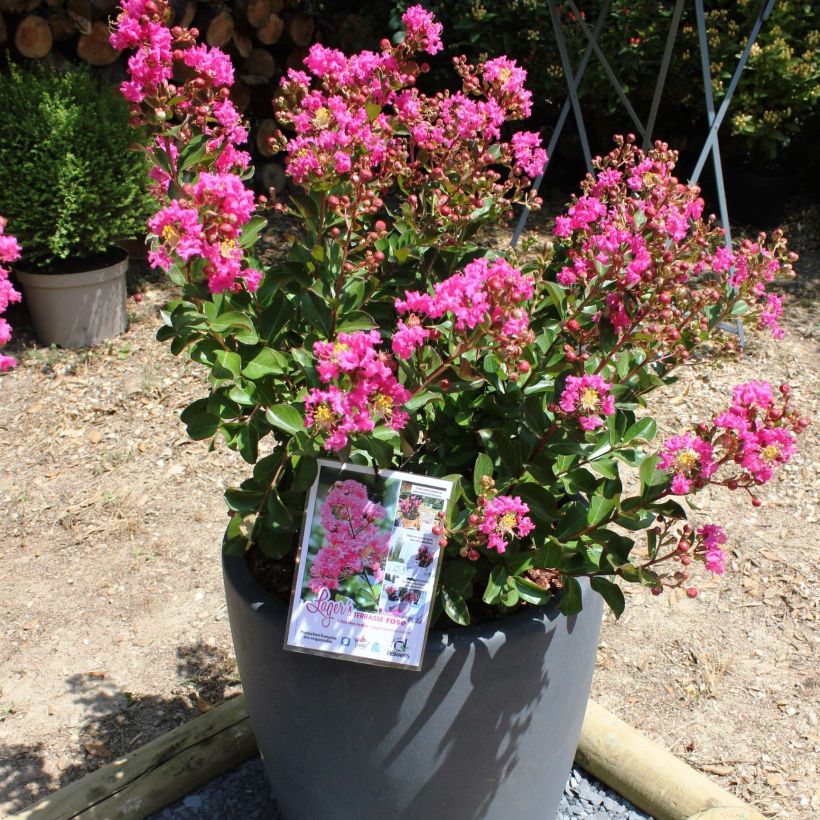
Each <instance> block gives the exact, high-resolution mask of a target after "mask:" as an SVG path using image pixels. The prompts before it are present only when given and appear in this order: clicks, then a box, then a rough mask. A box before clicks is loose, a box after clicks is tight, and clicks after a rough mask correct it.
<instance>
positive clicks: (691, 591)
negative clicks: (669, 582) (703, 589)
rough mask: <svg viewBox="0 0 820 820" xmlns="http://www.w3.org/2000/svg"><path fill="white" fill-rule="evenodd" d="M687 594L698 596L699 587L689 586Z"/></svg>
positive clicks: (688, 595)
mask: <svg viewBox="0 0 820 820" xmlns="http://www.w3.org/2000/svg"><path fill="white" fill-rule="evenodd" d="M686 595H687V597H689V598H697V597H698V588H697V587H689V588H688V589H687V590H686Z"/></svg>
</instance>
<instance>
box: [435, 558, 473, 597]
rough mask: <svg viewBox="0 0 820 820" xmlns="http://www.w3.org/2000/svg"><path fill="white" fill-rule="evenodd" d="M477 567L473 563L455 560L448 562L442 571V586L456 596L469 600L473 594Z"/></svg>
mask: <svg viewBox="0 0 820 820" xmlns="http://www.w3.org/2000/svg"><path fill="white" fill-rule="evenodd" d="M475 574H476V567H475V564H473V563H472V561H465V560H463V559H455V560H453V561H447V562H445V563H444V566H443V567H442V569H441V586H442V587H444V588H445V589H448V590H450V592H451V593H452V594H454V595H460V596H461V597H462V598H465V597H466V598H469V597H470V595H472V592H473V577H474V576H475Z"/></svg>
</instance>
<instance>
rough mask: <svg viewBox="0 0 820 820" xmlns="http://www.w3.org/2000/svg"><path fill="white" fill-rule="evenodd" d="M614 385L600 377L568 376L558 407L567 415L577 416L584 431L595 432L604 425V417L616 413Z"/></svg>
mask: <svg viewBox="0 0 820 820" xmlns="http://www.w3.org/2000/svg"><path fill="white" fill-rule="evenodd" d="M611 390H612V385H611V384H609V382H605V381H604V380H603V379H602V378H601V377H600V376H588V375H587V376H567V383H566V385H565V387H564V390H563V392H562V393H561V398H560V400H559V402H558V406H559V407H560V408H561V410H563V411H564V413H566V414H567V415H572V416H576V417H577V419H578V424H579V425H580V426H581V429H582V430H595V429H597V428H598V427H602V426H603V424H604V418H603V417H604V416H611V415H613V414H614V412H615V398H614V397H613V395H612V392H611Z"/></svg>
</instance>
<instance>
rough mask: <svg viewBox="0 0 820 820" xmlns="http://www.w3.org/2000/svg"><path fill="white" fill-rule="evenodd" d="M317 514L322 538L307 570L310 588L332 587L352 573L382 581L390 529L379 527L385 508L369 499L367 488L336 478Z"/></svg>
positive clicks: (351, 480) (356, 482) (315, 590)
mask: <svg viewBox="0 0 820 820" xmlns="http://www.w3.org/2000/svg"><path fill="white" fill-rule="evenodd" d="M319 516H320V520H321V522H322V527H323V529H324V541H323V544H322V547H321V549H320V550H319V551H318V552H317V553H316V557H315V558H314V559H313V561H312V562H311V564H310V568H309V570H308V574H309V575H310V579H309V580H308V586H309V587H310V589H311V590H312V591H313V592H315V593H318V592H319V591H320V590H322V589H328V590H334V589H337V588H338V587H339V585H340V583H341V582H343V581H345V580H347V579H349V578H352V577H353V576H354V575H363V576H364V577H365V578H367V579H368V583H369V582H370V580H369V577H372V578H373V579H374V580H375V583H381V581H382V579H383V577H384V561H385V559H386V558H387V549H388V545H389V543H390V532H389V530H385V529H384V528H383V526H382V524H383V522H384V520H385V517H386V516H387V510H386V509H385V508H384V507H383V506H382V505H381V504H377V503H375V502H373V501H371V500H370V499H369V498H368V495H367V487H365V485H364V484H362V483H361V482H359V481H354V480H353V479H348V480H346V481H337V482H336V483H335V484H334V485H333V487H332V488H331V489H330V491H329V492H328V494H327V498H326V499H325V501H324V503H323V504H322V508H321V511H320V513H319ZM368 576H369V577H368Z"/></svg>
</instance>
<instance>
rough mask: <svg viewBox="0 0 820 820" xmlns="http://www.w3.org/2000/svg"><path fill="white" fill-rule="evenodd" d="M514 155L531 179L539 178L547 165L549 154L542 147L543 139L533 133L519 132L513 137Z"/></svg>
mask: <svg viewBox="0 0 820 820" xmlns="http://www.w3.org/2000/svg"><path fill="white" fill-rule="evenodd" d="M511 143H512V147H513V154H514V155H515V161H516V163H518V165H519V166H520V167H521V170H522V171H523V172H524V173H525V174H526V175H527V176H530V177H537V176H538V175H539V174H540V173H541V172H542V171H543V170H544V166H545V165H546V163H547V152H546V151H545V150H544V149H543V148H542V147H541V137H540V136H539V135H538V134H535V133H533V132H531V131H519V132H518V133H516V134H513V135H512V140H511Z"/></svg>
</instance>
